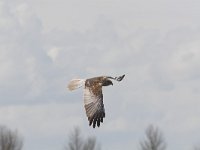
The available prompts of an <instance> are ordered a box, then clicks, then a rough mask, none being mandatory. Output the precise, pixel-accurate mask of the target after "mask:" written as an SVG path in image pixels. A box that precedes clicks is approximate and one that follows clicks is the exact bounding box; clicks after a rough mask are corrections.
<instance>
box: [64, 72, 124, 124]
mask: <svg viewBox="0 0 200 150" xmlns="http://www.w3.org/2000/svg"><path fill="white" fill-rule="evenodd" d="M124 76H125V75H123V76H119V77H115V78H113V77H108V76H101V77H94V78H89V79H86V80H84V79H74V80H72V81H70V83H69V85H68V89H69V90H75V89H77V88H79V87H81V86H83V85H84V107H85V111H86V115H87V117H88V121H89V125H90V126H91V125H92V124H93V128H95V127H96V125H97V126H98V127H99V126H100V123H101V122H103V118H105V109H104V104H103V93H102V86H109V85H113V83H112V81H111V80H110V79H114V80H116V81H121V80H122V79H123V78H124Z"/></svg>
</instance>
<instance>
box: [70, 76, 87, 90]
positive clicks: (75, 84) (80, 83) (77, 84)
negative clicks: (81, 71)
mask: <svg viewBox="0 0 200 150" xmlns="http://www.w3.org/2000/svg"><path fill="white" fill-rule="evenodd" d="M84 83H85V79H73V80H71V81H70V82H69V84H68V89H69V90H70V91H72V90H75V89H78V88H80V87H82V86H83V85H84Z"/></svg>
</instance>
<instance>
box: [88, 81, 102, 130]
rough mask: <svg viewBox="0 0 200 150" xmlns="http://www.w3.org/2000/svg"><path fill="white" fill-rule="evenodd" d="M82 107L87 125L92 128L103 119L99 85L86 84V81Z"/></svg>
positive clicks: (98, 124)
mask: <svg viewBox="0 0 200 150" xmlns="http://www.w3.org/2000/svg"><path fill="white" fill-rule="evenodd" d="M84 106H85V111H86V115H87V117H88V121H89V125H90V126H91V125H92V124H93V128H95V126H96V125H97V126H98V127H99V126H100V122H103V118H104V117H105V109H104V104H103V94H102V86H101V85H100V84H99V83H94V82H92V83H88V82H87V80H86V83H85V89H84Z"/></svg>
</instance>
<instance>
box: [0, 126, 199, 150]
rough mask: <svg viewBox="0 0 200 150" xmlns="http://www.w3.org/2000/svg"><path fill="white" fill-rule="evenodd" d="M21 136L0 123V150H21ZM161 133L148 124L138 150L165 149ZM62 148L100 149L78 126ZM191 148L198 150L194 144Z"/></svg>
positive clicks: (70, 149) (75, 149) (69, 149)
mask: <svg viewBox="0 0 200 150" xmlns="http://www.w3.org/2000/svg"><path fill="white" fill-rule="evenodd" d="M22 148H23V138H22V137H21V136H20V135H19V133H18V131H17V130H11V129H9V128H8V127H6V126H1V125H0V150H22ZM166 149H167V144H166V142H165V139H164V136H163V133H162V132H161V130H160V129H159V128H158V127H155V126H153V125H149V126H148V127H147V129H146V130H145V138H144V139H143V140H141V141H140V142H139V150H166ZM64 150H101V146H100V144H99V143H98V142H97V140H96V137H95V136H91V137H87V138H83V137H82V135H81V130H80V128H79V127H75V128H74V129H73V131H72V132H71V133H70V135H69V139H68V142H67V144H66V145H65V146H64ZM193 150H200V147H198V146H196V147H194V149H193Z"/></svg>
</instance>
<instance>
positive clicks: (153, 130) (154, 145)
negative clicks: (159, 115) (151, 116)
mask: <svg viewBox="0 0 200 150" xmlns="http://www.w3.org/2000/svg"><path fill="white" fill-rule="evenodd" d="M140 148H141V150H165V149H166V144H165V141H164V138H163V135H162V133H161V132H160V131H159V129H158V128H157V127H154V126H153V125H150V126H149V127H148V128H147V129H146V139H145V140H144V141H142V142H140Z"/></svg>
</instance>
